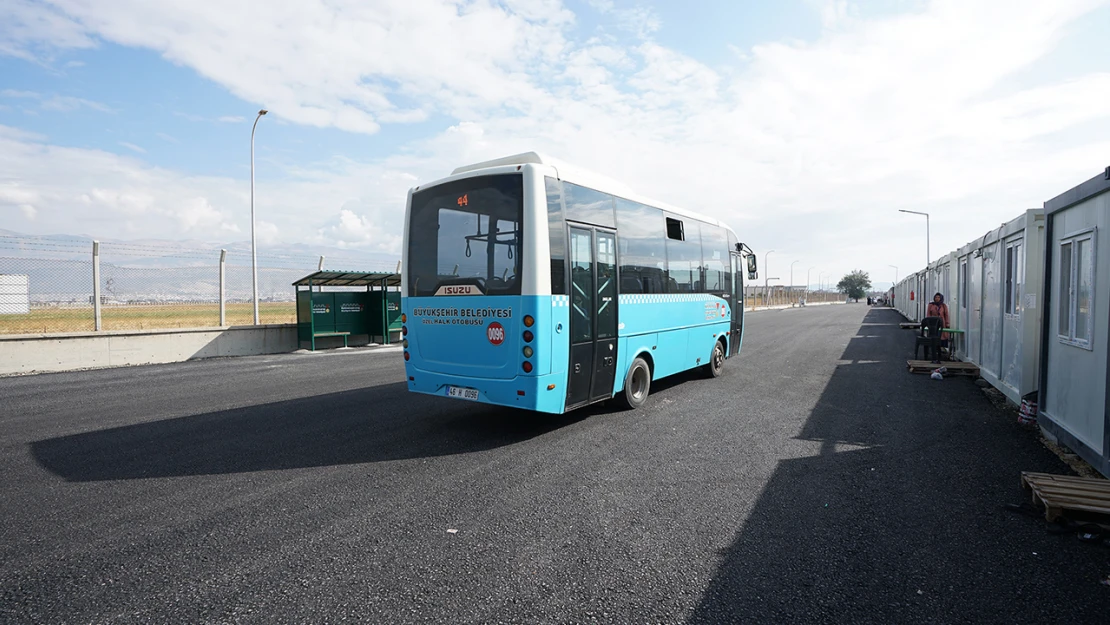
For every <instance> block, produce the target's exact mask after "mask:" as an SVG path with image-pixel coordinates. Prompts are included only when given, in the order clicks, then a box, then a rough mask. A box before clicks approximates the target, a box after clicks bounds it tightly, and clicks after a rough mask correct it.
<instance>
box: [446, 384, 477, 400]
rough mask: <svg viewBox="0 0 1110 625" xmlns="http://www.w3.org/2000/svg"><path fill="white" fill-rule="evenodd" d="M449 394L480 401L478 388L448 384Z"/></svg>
mask: <svg viewBox="0 0 1110 625" xmlns="http://www.w3.org/2000/svg"><path fill="white" fill-rule="evenodd" d="M447 396H448V397H455V398H458V399H469V400H471V401H478V389H476V388H462V387H459V386H448V387H447Z"/></svg>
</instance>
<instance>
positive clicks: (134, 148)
mask: <svg viewBox="0 0 1110 625" xmlns="http://www.w3.org/2000/svg"><path fill="white" fill-rule="evenodd" d="M119 144H120V145H122V146H123V147H125V148H127V149H128V150H131V151H132V152H138V153H139V154H146V150H144V149H143V148H141V147H139V146H137V145H135V144H134V143H128V142H127V141H120V142H119Z"/></svg>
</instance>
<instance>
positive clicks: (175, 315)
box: [0, 302, 297, 334]
mask: <svg viewBox="0 0 1110 625" xmlns="http://www.w3.org/2000/svg"><path fill="white" fill-rule="evenodd" d="M225 310H226V315H227V324H228V325H233V326H234V325H250V324H251V322H252V321H253V317H254V315H253V309H252V307H251V305H250V304H249V303H248V304H228V305H227V306H226V309H225ZM258 314H259V317H260V319H261V321H262V323H296V321H297V308H296V304H294V303H293V302H263V303H261V304H259V306H258ZM100 319H101V323H102V326H103V329H104V330H157V329H162V328H205V327H211V326H216V325H218V324H219V322H220V307H219V305H218V304H157V305H155V304H152V305H131V306H104V307H103V308H102V309H101V313H100ZM92 331H93V309H92V307H91V306H88V307H84V308H35V309H32V310H31V313H30V314H27V315H0V334H54V333H59V332H92Z"/></svg>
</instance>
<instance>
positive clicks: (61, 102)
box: [0, 89, 114, 113]
mask: <svg viewBox="0 0 1110 625" xmlns="http://www.w3.org/2000/svg"><path fill="white" fill-rule="evenodd" d="M0 97H3V98H12V99H23V100H36V101H38V103H39V106H40V107H41V108H42V109H43V110H47V111H61V112H69V111H75V110H77V109H80V108H90V109H93V110H95V111H100V112H102V113H112V112H114V111H113V110H112V109H111V108H109V107H108V106H106V105H104V104H101V103H100V102H93V101H92V100H86V99H84V98H76V97H73V96H62V95H51V96H47V95H44V94H41V93H38V92H36V91H20V90H17V89H4V90H3V91H0Z"/></svg>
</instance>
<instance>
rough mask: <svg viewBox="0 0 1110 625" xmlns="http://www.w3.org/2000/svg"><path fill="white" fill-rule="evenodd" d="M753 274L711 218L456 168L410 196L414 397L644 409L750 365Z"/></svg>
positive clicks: (539, 171)
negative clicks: (747, 330)
mask: <svg viewBox="0 0 1110 625" xmlns="http://www.w3.org/2000/svg"><path fill="white" fill-rule="evenodd" d="M745 259H746V260H745ZM744 262H746V263H747V264H746V267H745V266H744ZM742 268H743V269H746V271H747V272H748V277H749V279H752V278H754V277H755V271H756V267H755V255H754V254H752V253H751V250H750V249H748V248H747V247H746V246H744V245H743V244H741V243H739V242H738V241H737V239H736V235H735V234H734V233H733V231H732V230H731V229H729V228H728V227H727V226H725V225H724V224H722V223H721V222H719V221H717V220H716V219H712V218H709V217H704V216H701V215H697V214H695V213H691V212H689V211H685V210H681V209H678V208H673V207H668V206H665V205H663V204H660V203H658V202H651V201H648V200H645V199H643V198H640V197H637V196H636V195H635V194H633V193H632V192H630V191H628V190H627V189H626V188H624V187H623V186H622V185H619V184H617V183H615V182H612V181H609V180H607V179H605V178H602V177H600V176H598V175H596V174H591V173H589V172H586V171H581V170H577V169H575V168H573V167H571V166H568V165H566V164H563V163H559V162H556V161H554V160H553V159H550V158H548V157H546V156H541V155H539V154H536V153H532V152H529V153H526V154H520V155H517V156H510V157H506V158H502V159H497V160H493V161H487V162H483V163H478V164H476V165H470V166H466V167H460V168H458V169H456V170H455V171H453V172H452V173H451V175H450V176H448V177H447V178H443V179H442V180H437V181H435V182H432V183H429V184H426V185H421V186H419V187H416V188H414V189H412V190H411V191H410V192H409V196H408V206H407V210H406V216H405V236H404V274H403V277H402V287H401V288H402V297H401V309H402V323H403V329H402V334H403V348H404V359H405V371H406V376H407V377H408V388H409V390H411V391H414V392H418V393H428V394H432V395H441V396H444V397H451V398H458V399H463V400H471V401H478V402H484V403H489V404H497V405H501V406H515V407H519V408H525V409H529V410H538V411H542V412H550V413H563V412H566V411H569V410H574V409H576V408H580V407H582V406H585V405H588V404H592V403H596V402H600V401H605V400H608V399H613V398H616V399H617V400H618V401H619V402H620V403H622V404H624V405H625V406H628V407H631V408H635V407H638V406H640V405H642V404H643V403H644V401H645V400H646V399H647V396H648V392H649V391H650V388H651V384H652V382H653V381H654V380H658V379H660V378H665V377H667V376H670V375H674V374H676V373H679V372H682V371H687V370H689V369H693V368H697V367H701V368H703V370H704V371H705V372H706V374H707V375H710V376H713V377H716V376H718V375H720V373H721V368H722V366H723V365H724V362H725V360H726V359H727V358H729V357H731V356H734V355H736V354H737V353H738V352H739V350H740V342H741V339H742V337H743V328H744V306H743V293H744V288H743V284H744V280H743V276H742V273H741V270H742Z"/></svg>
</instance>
